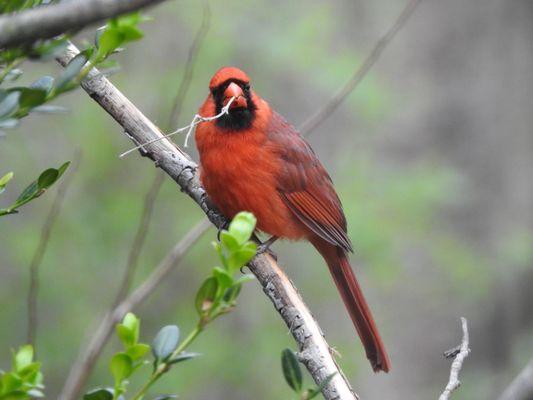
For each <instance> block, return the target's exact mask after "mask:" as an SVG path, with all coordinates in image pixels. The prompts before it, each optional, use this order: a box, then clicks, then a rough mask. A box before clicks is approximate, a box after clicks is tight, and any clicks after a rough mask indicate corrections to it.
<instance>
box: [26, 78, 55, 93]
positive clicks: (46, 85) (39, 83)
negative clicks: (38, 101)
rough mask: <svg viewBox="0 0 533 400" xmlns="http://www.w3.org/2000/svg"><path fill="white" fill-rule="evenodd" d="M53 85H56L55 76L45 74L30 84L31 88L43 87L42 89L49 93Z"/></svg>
mask: <svg viewBox="0 0 533 400" xmlns="http://www.w3.org/2000/svg"><path fill="white" fill-rule="evenodd" d="M53 86H54V78H52V77H51V76H43V77H41V78H39V79H37V80H36V81H35V82H33V83H32V84H31V85H30V88H33V89H41V90H44V91H45V92H46V93H49V92H50V90H52V87H53Z"/></svg>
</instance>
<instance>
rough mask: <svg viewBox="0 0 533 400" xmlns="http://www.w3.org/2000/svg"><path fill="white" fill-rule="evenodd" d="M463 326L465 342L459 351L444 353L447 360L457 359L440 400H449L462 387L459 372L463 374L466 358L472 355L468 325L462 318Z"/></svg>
mask: <svg viewBox="0 0 533 400" xmlns="http://www.w3.org/2000/svg"><path fill="white" fill-rule="evenodd" d="M461 326H462V328H463V340H462V341H461V346H460V348H459V351H457V349H456V348H454V349H452V350H450V351H447V352H445V353H444V355H445V356H446V357H447V358H450V357H455V359H454V360H453V362H452V367H451V369H450V379H449V380H448V384H447V385H446V388H445V389H444V392H442V394H441V395H440V397H439V400H449V399H450V396H451V394H452V393H453V391H454V390H455V389H457V388H458V387H459V386H461V381H459V372H461V368H463V363H464V361H465V359H466V357H468V355H469V354H470V348H469V347H468V346H469V339H468V324H467V321H466V318H463V317H461Z"/></svg>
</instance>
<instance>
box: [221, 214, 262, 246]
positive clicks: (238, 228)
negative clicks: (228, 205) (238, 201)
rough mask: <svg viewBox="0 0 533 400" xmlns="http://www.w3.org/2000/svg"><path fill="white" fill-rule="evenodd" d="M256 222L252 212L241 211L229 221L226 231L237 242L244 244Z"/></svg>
mask: <svg viewBox="0 0 533 400" xmlns="http://www.w3.org/2000/svg"><path fill="white" fill-rule="evenodd" d="M256 222H257V220H256V218H255V217H254V215H253V214H252V213H250V212H247V211H241V212H240V213H238V214H237V215H236V216H235V217H234V218H233V220H232V221H231V223H230V225H229V229H228V231H229V233H230V234H231V235H232V236H233V237H234V238H235V239H236V240H237V242H239V244H244V243H245V242H246V241H247V240H249V239H250V236H252V233H253V232H254V229H255V224H256Z"/></svg>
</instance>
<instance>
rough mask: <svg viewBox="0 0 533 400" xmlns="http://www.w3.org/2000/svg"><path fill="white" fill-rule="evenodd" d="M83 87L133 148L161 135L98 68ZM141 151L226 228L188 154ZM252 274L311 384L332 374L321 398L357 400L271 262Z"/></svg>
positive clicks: (163, 145) (162, 146)
mask: <svg viewBox="0 0 533 400" xmlns="http://www.w3.org/2000/svg"><path fill="white" fill-rule="evenodd" d="M78 53H79V51H78V49H77V48H76V47H75V46H73V45H71V46H69V48H68V50H67V51H66V52H65V54H63V55H61V56H60V57H58V61H59V62H60V63H61V64H62V65H63V66H65V65H66V64H67V63H68V62H69V61H70V60H71V59H72V58H73V57H74V56H75V55H76V54H78ZM82 87H83V88H84V89H85V91H86V92H87V93H88V94H89V95H90V96H91V97H92V98H93V100H95V101H96V102H97V103H98V104H99V105H100V106H101V107H102V108H103V109H104V110H106V111H107V112H108V113H109V114H110V115H111V116H112V117H113V118H114V119H115V121H117V122H118V123H119V124H120V125H121V126H122V128H123V129H124V130H125V131H126V132H127V133H128V134H129V136H130V137H131V139H132V140H133V141H134V142H135V143H136V144H138V143H146V142H149V141H151V140H154V139H158V138H161V137H162V136H163V133H162V132H161V130H160V129H159V128H158V127H157V126H156V125H155V124H154V123H153V122H152V121H150V120H149V119H148V118H147V117H146V116H144V114H142V113H141V111H140V110H139V109H137V107H135V105H134V104H133V103H132V102H131V101H130V100H129V99H128V98H127V97H126V96H124V95H123V94H122V93H121V92H120V91H119V90H118V89H117V88H116V87H115V86H113V84H111V82H109V80H108V79H107V78H105V77H104V76H102V75H101V74H99V72H98V71H97V70H96V69H93V70H92V71H91V72H90V73H89V75H88V79H87V80H86V81H84V82H83V83H82ZM144 150H145V152H144V153H143V155H145V156H147V157H148V158H150V159H151V160H152V161H154V162H155V164H156V166H157V167H159V168H161V169H162V170H163V171H165V172H166V173H167V174H168V175H169V176H170V177H171V178H172V179H173V180H174V181H176V183H178V185H179V186H180V187H181V190H182V191H183V192H184V193H186V194H188V195H189V196H190V197H191V198H192V199H193V200H194V201H195V202H196V203H197V204H198V205H199V206H200V207H201V209H202V210H203V211H204V212H205V213H206V215H207V216H208V218H209V219H210V221H211V222H212V223H213V224H214V225H215V226H217V227H222V226H224V224H225V223H226V220H225V218H224V217H223V216H222V215H221V214H220V213H219V212H218V211H217V210H216V209H215V208H214V207H213V206H212V205H211V203H210V201H209V199H208V198H207V196H206V193H205V190H204V189H203V187H202V186H201V184H200V181H199V179H198V175H197V171H196V170H197V165H196V163H195V162H194V161H192V160H191V158H190V157H189V156H188V155H187V154H186V153H184V152H183V151H182V150H181V149H180V148H179V147H178V146H176V145H175V144H174V143H172V142H171V141H170V140H168V139H162V140H159V141H157V142H154V143H151V144H148V145H145V146H144ZM250 270H251V271H252V273H254V275H255V276H256V277H257V279H258V281H259V283H260V284H261V286H262V287H263V290H264V291H265V294H266V295H267V296H268V297H269V298H270V300H271V301H272V303H273V304H274V306H275V308H276V310H277V311H278V313H279V314H280V315H281V317H282V318H283V320H284V321H285V323H286V325H287V327H288V328H289V330H290V331H291V333H292V335H293V337H294V339H295V340H296V342H297V344H298V347H299V350H300V356H301V359H302V360H303V363H304V365H305V366H306V368H307V369H308V370H309V372H310V374H311V376H312V377H313V379H314V380H315V382H316V383H317V384H320V383H322V382H323V381H324V380H325V379H326V378H327V377H329V376H330V375H332V374H335V376H334V377H333V379H331V381H330V382H329V383H328V384H327V385H325V387H324V388H323V390H322V393H323V395H324V397H325V399H326V400H339V399H342V400H353V399H356V398H357V395H356V394H355V393H354V392H353V390H352V389H351V387H350V385H349V383H348V382H347V380H346V379H345V377H344V375H343V374H342V371H341V370H340V368H339V366H338V365H337V363H336V362H335V360H334V359H333V357H332V355H331V354H330V351H329V345H328V343H327V342H326V340H325V338H324V336H323V334H322V331H321V329H320V327H319V326H318V324H317V322H316V320H315V319H314V318H313V316H312V315H311V312H310V311H309V310H308V309H307V307H306V306H305V304H304V302H303V300H302V299H301V297H300V295H299V294H298V291H297V290H296V288H295V287H294V286H293V284H292V283H291V282H290V281H289V279H288V278H287V276H286V275H285V274H284V273H283V271H282V270H281V269H280V268H279V266H278V265H277V264H276V262H275V261H274V259H273V258H272V257H270V256H268V255H265V254H262V255H259V256H257V257H256V258H255V259H254V260H253V261H252V262H251V263H250Z"/></svg>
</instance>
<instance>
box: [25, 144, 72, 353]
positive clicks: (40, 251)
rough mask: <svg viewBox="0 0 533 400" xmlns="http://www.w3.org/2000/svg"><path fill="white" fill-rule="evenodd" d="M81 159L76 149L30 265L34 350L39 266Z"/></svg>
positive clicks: (30, 341) (30, 338)
mask: <svg viewBox="0 0 533 400" xmlns="http://www.w3.org/2000/svg"><path fill="white" fill-rule="evenodd" d="M80 159H81V151H80V150H79V149H76V152H75V153H74V158H73V160H72V164H71V166H70V168H69V171H68V172H67V174H66V176H65V177H64V178H63V179H62V180H61V182H60V184H59V187H58V188H57V193H56V196H55V198H54V201H53V203H52V207H51V208H50V212H49V213H48V215H47V216H46V220H45V221H44V224H43V227H42V230H41V236H40V238H39V244H38V245H37V248H36V249H35V253H34V254H33V258H32V260H31V264H30V288H29V291H28V330H27V339H26V343H28V344H31V345H33V347H34V348H35V347H36V346H35V339H36V336H37V324H38V316H37V296H38V293H39V266H40V265H41V261H42V260H43V257H44V253H45V252H46V248H47V247H48V242H49V240H50V234H51V233H52V228H53V226H54V223H55V222H56V220H57V216H58V215H59V212H60V211H61V206H62V205H63V199H64V198H65V194H66V192H67V189H68V186H69V184H70V181H71V179H72V176H73V175H74V173H75V172H76V170H77V169H78V166H79V163H80Z"/></svg>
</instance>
